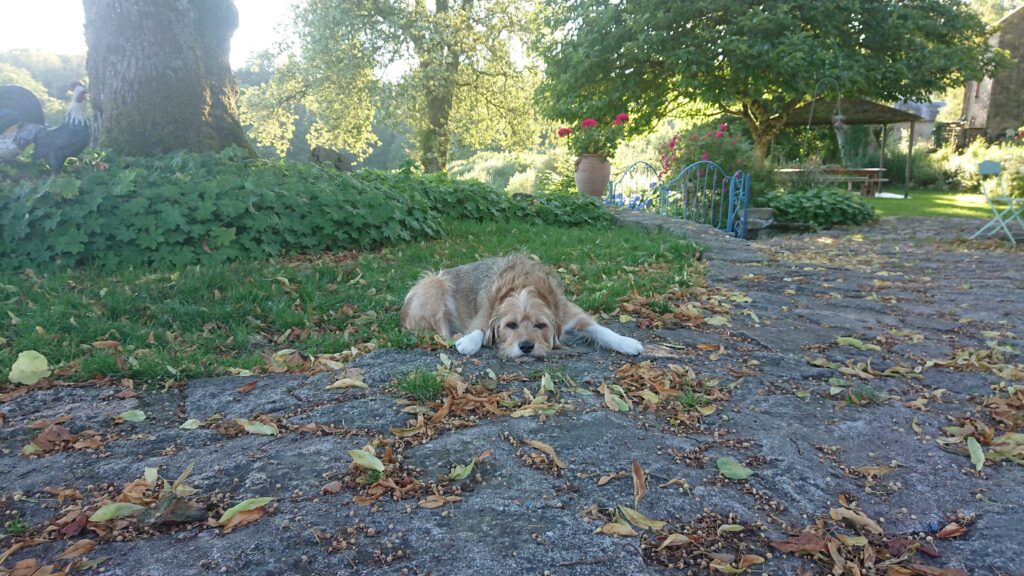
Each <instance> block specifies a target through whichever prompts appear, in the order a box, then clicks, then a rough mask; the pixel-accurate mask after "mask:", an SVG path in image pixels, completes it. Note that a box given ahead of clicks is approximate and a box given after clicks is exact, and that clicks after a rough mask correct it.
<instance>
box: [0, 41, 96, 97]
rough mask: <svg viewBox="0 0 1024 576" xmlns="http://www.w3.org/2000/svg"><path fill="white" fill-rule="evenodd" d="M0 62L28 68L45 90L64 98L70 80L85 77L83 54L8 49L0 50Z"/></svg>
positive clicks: (51, 94)
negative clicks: (5, 50)
mask: <svg viewBox="0 0 1024 576" xmlns="http://www.w3.org/2000/svg"><path fill="white" fill-rule="evenodd" d="M0 63H7V64H11V65H12V66H17V67H18V68H23V69H25V70H28V71H29V73H30V74H32V77H33V78H35V79H36V80H38V81H39V83H41V84H42V85H43V86H46V91H47V92H49V94H50V96H52V97H54V98H64V97H65V96H66V95H67V94H68V89H69V86H71V83H72V82H74V81H76V80H78V81H82V80H84V79H85V54H52V53H50V52H42V51H39V50H26V49H18V50H8V51H7V52H0Z"/></svg>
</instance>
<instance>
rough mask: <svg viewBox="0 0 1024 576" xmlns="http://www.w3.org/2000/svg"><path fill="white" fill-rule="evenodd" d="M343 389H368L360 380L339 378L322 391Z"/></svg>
mask: <svg viewBox="0 0 1024 576" xmlns="http://www.w3.org/2000/svg"><path fill="white" fill-rule="evenodd" d="M345 388H369V386H367V384H366V383H365V382H363V381H362V380H356V379H355V378H341V379H339V380H335V381H334V383H333V384H328V385H327V386H326V387H325V388H324V390H341V389H345Z"/></svg>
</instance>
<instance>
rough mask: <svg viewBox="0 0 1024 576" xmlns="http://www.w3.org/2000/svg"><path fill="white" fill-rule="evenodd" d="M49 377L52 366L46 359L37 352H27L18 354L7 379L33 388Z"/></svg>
mask: <svg viewBox="0 0 1024 576" xmlns="http://www.w3.org/2000/svg"><path fill="white" fill-rule="evenodd" d="M49 375H50V366H49V364H48V363H47V362H46V357H45V356H43V355H42V354H40V353H39V352H36V351H35V350H25V351H24V352H22V353H20V354H18V359H17V360H15V361H14V365H12V366H11V373H10V374H9V375H8V376H7V379H8V380H10V381H11V382H13V383H15V384H25V385H27V386H31V385H32V384H35V383H36V382H39V381H40V380H42V379H43V378H46V377H47V376H49Z"/></svg>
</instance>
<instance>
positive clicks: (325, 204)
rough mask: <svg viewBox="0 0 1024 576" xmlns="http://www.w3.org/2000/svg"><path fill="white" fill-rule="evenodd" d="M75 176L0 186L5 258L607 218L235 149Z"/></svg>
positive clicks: (222, 248) (280, 244)
mask: <svg viewBox="0 0 1024 576" xmlns="http://www.w3.org/2000/svg"><path fill="white" fill-rule="evenodd" d="M79 172H80V173H79V174H78V175H77V177H76V176H70V175H64V176H56V177H51V178H38V179H31V178H25V179H22V180H21V181H18V182H9V183H4V185H3V187H2V188H0V251H2V252H3V253H4V254H5V258H4V262H3V265H4V266H5V267H9V268H18V267H24V266H35V265H38V264H40V263H43V262H53V261H57V262H61V263H64V264H72V265H74V264H80V263H90V264H95V265H98V266H101V267H106V268H110V267H114V266H117V265H122V264H130V265H142V264H157V265H172V266H184V265H188V264H193V263H196V262H203V263H215V262H224V261H227V260H233V259H236V258H240V257H273V256H277V255H280V254H293V253H317V252H322V251H324V250H343V249H350V248H370V247H374V246H379V245H384V244H393V243H396V242H405V241H410V240H416V239H421V238H427V237H432V236H436V235H437V234H438V233H439V228H438V226H439V223H440V222H441V221H442V220H444V219H450V218H456V219H473V220H496V219H500V218H520V219H526V220H528V221H535V222H536V221H541V222H546V223H552V224H563V225H579V224H590V223H600V222H607V221H609V219H610V215H609V214H608V213H607V212H606V211H605V210H604V209H603V208H601V207H600V206H597V205H596V204H594V203H593V202H592V201H591V200H590V199H588V198H585V197H582V196H580V195H578V194H573V195H568V194H540V195H536V196H531V197H528V198H511V197H509V196H507V195H505V194H504V193H502V192H499V191H497V190H495V189H494V188H492V187H490V186H488V185H486V184H483V183H480V182H476V181H463V180H451V179H449V178H447V177H446V176H444V175H442V174H435V175H430V176H419V175H415V174H413V173H411V172H408V171H405V172H398V173H386V172H378V171H369V170H368V171H362V172H359V173H355V174H347V173H341V172H337V171H335V170H331V169H324V168H321V167H319V166H316V165H313V164H301V163H292V162H284V161H258V160H251V159H249V158H248V157H247V156H246V154H245V153H244V152H243V151H241V150H238V149H229V150H226V151H224V152H221V153H218V154H213V153H206V154H189V153H177V154H172V155H168V156H162V157H158V158H154V159H142V158H123V159H119V160H109V167H108V168H106V169H102V170H100V169H96V168H89V167H82V168H81V169H80V170H79Z"/></svg>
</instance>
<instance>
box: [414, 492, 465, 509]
mask: <svg viewBox="0 0 1024 576" xmlns="http://www.w3.org/2000/svg"><path fill="white" fill-rule="evenodd" d="M459 500H462V498H460V497H458V496H441V495H440V494H431V495H430V496H427V497H426V498H424V499H423V500H420V501H419V506H420V508H427V509H433V508H440V507H441V506H444V505H445V504H450V503H452V502H458V501H459Z"/></svg>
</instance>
